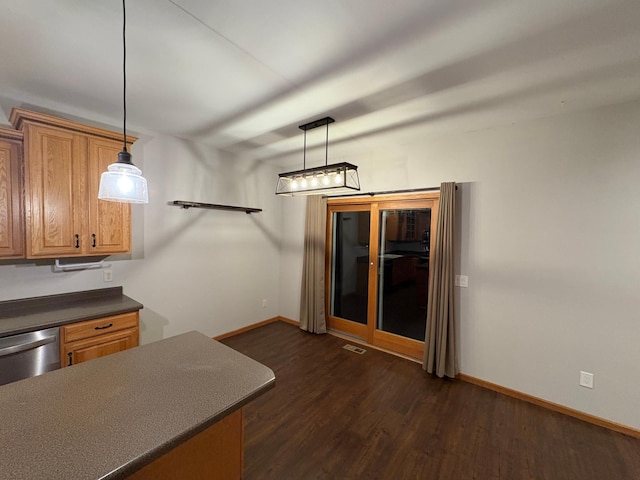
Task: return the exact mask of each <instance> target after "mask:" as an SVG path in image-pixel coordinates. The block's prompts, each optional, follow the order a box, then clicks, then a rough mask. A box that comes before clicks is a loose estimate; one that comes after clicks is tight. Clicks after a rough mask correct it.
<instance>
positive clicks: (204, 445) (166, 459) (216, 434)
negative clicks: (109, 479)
mask: <svg viewBox="0 0 640 480" xmlns="http://www.w3.org/2000/svg"><path fill="white" fill-rule="evenodd" d="M243 425H244V424H243V418H242V409H240V410H236V411H235V412H233V413H231V414H229V415H228V416H226V417H224V418H223V419H222V420H220V421H218V422H217V423H214V424H213V425H212V426H210V427H209V428H207V429H206V430H204V431H202V432H200V433H198V434H197V435H195V436H194V437H191V438H190V439H189V440H187V441H185V442H184V443H181V444H180V445H177V446H176V447H175V448H173V449H172V450H169V451H168V452H167V453H165V454H164V455H162V456H161V457H159V458H157V459H156V460H154V461H153V462H152V463H150V464H148V465H146V466H145V467H143V468H142V469H140V470H138V471H137V472H135V473H133V474H132V475H130V476H128V477H126V480H175V479H177V478H179V479H189V480H210V479H220V480H240V479H241V478H242V460H243V459H242V456H243V453H242V451H243V443H244V435H243Z"/></svg>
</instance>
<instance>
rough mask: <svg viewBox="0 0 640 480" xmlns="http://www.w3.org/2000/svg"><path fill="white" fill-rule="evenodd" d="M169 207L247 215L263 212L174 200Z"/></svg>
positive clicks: (255, 209)
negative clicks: (205, 209) (227, 211)
mask: <svg viewBox="0 0 640 480" xmlns="http://www.w3.org/2000/svg"><path fill="white" fill-rule="evenodd" d="M169 205H174V206H176V207H182V208H184V209H189V208H207V209H209V210H231V211H232V212H244V213H246V214H250V213H257V212H261V211H262V209H261V208H249V207H234V206H233V205H218V204H216V203H200V202H185V201H183V200H174V201H173V202H169Z"/></svg>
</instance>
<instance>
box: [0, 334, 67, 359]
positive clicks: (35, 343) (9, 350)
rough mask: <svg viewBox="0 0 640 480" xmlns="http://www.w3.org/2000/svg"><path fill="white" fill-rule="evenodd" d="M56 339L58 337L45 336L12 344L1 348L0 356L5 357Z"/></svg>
mask: <svg viewBox="0 0 640 480" xmlns="http://www.w3.org/2000/svg"><path fill="white" fill-rule="evenodd" d="M55 341H56V337H45V338H41V339H39V340H35V341H33V342H27V343H21V344H19V345H11V346H10V347H4V348H0V357H5V356H7V355H11V354H13V353H18V352H26V351H27V350H33V349H34V348H38V347H41V346H43V345H47V344H48V343H53V342H55Z"/></svg>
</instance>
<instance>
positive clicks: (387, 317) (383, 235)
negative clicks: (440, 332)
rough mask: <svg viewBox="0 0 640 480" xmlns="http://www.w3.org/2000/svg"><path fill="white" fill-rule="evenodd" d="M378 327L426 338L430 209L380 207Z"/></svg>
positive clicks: (389, 331)
mask: <svg viewBox="0 0 640 480" xmlns="http://www.w3.org/2000/svg"><path fill="white" fill-rule="evenodd" d="M378 238H379V243H378V253H379V255H378V288H377V309H376V310H377V315H376V329H377V330H381V331H383V332H388V333H393V334H395V335H400V336H402V337H406V338H409V339H413V340H418V341H424V334H425V325H426V307H427V283H428V276H429V248H430V239H431V209H430V208H412V209H381V210H380V211H379V237H378Z"/></svg>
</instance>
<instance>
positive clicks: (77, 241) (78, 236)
mask: <svg viewBox="0 0 640 480" xmlns="http://www.w3.org/2000/svg"><path fill="white" fill-rule="evenodd" d="M74 237H76V248H80V235H78V234H77V233H76V234H75V235H74Z"/></svg>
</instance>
